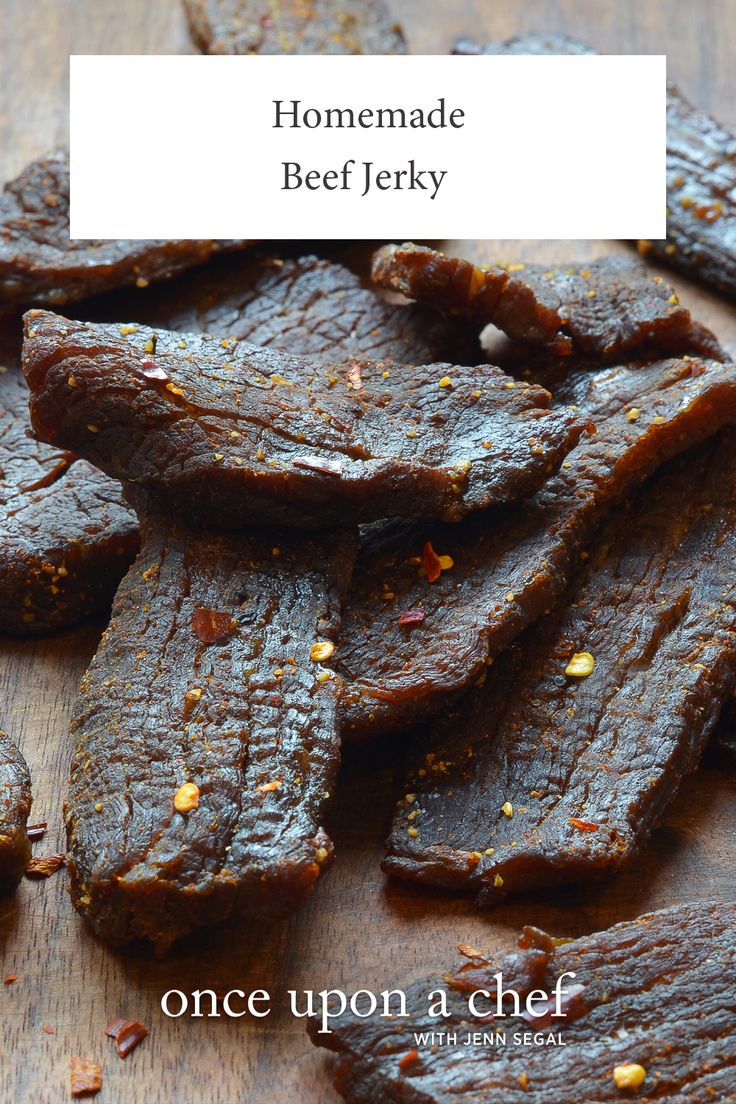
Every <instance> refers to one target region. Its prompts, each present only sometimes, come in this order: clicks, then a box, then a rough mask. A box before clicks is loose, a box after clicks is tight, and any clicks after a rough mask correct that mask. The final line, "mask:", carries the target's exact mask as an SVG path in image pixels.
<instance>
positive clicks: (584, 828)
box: [567, 817, 598, 832]
mask: <svg viewBox="0 0 736 1104" xmlns="http://www.w3.org/2000/svg"><path fill="white" fill-rule="evenodd" d="M567 823H568V824H572V826H573V828H579V829H580V831H581V832H597V831H598V825H597V824H593V821H592V820H578V818H577V817H570V819H569V820H568V822H567Z"/></svg>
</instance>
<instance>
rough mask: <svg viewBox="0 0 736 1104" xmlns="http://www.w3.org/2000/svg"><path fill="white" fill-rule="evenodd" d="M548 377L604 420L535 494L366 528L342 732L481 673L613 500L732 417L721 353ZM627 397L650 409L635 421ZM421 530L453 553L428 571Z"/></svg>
mask: <svg viewBox="0 0 736 1104" xmlns="http://www.w3.org/2000/svg"><path fill="white" fill-rule="evenodd" d="M553 391H554V392H555V393H556V394H558V395H559V396H560V401H562V402H566V403H576V404H577V405H578V407H579V411H580V413H581V414H583V415H585V416H586V417H589V418H590V419H591V420H592V421H593V422H595V424H596V427H597V432H596V433H595V434H594V435H593V436H591V437H586V438H584V439H583V441H581V443H580V444H579V445H578V447H577V449H576V450H575V451H574V452H572V453H571V454H570V456H569V457H568V458H567V460H565V461H564V463H563V466H562V468H561V469H560V471H559V473H558V474H557V475H556V476H555V477H554V478H553V479H551V480H549V482H548V483H547V484H546V485H545V487H543V488H542V489H541V490H540V491H538V492H537V494H536V495H535V496H534V497H533V498H532V499H530V500H528V501H527V502H525V503H523V504H520V505H519V507H518V508H510V509H504V510H501V511H498V512H496V513H494V514H491V515H490V516H488V515H478V516H477V517H475V518H468V519H466V520H465V521H464V522H462V523H461V524H460V525H457V526H426V525H407V524H402V523H390V524H388V525H385V524H384V525H374V526H369V527H366V528H365V529H364V530H363V547H362V550H361V553H360V556H359V559H358V561H357V564H356V569H355V573H354V576H353V583H352V585H351V590H350V594H349V596H348V600H347V602H346V605H345V608H344V610H343V622H342V629H341V642H340V649H339V653H338V665H337V666H338V671H339V672H340V674H341V676H342V678H343V681H344V685H343V687H342V690H341V716H342V721H343V732H344V735H345V737H346V738H350V737H353V738H355V737H364V736H367V735H370V734H372V733H377V732H382V731H386V730H389V729H391V728H396V727H400V726H402V725H403V726H405V725H408V724H411V723H413V722H415V721H417V720H421V719H422V718H424V717H427V716H430V715H431V714H432V713H433V712H435V711H436V710H437V709H439V708H442V707H443V706H446V704H447V703H448V701H449V700H451V699H452V697H453V696H456V695H457V694H458V693H459V692H460V691H461V690H462V689H463V688H465V687H467V686H470V685H472V684H473V683H475V682H476V681H477V680H478V679H481V678H483V677H485V672H486V664H487V663H488V661H489V660H491V659H493V657H494V656H495V655H497V654H498V653H499V652H500V651H501V650H502V649H503V648H505V647H507V646H508V644H509V643H510V642H511V641H512V640H513V639H514V638H515V637H516V636H517V635H518V634H519V633H520V632H521V631H522V630H523V629H524V628H526V626H527V625H529V624H530V623H531V622H533V621H535V620H536V619H537V618H538V617H540V616H541V615H542V614H543V613H544V611H545V610H547V609H549V608H550V607H551V606H552V604H553V602H554V600H555V598H556V597H557V596H558V595H559V594H560V593H561V592H562V591H563V590H564V588H565V587H566V585H567V583H568V581H569V579H570V578H571V577H572V575H573V574H574V572H575V570H576V569H577V565H578V563H579V560H578V555H579V552H580V550H581V548H583V550H584V546H585V542H586V541H587V540H588V538H589V536H590V533H591V532H592V530H593V529H594V527H595V525H596V524H598V522H599V521H600V518H601V515H602V514H603V513H604V512H605V510H606V509H607V508H608V507H609V506H610V505H611V503H612V502H615V501H616V500H617V499H620V498H621V497H622V496H623V495H625V494H626V493H627V492H628V491H629V490H630V489H631V487H632V486H633V485H635V484H636V483H637V482H639V481H640V480H641V479H643V478H644V477H645V476H647V475H648V474H650V473H651V472H652V471H653V470H654V469H655V468H656V467H657V466H658V465H659V464H660V463H662V462H663V461H664V460H666V459H667V458H668V457H670V456H673V455H675V454H676V453H678V452H680V451H682V450H683V449H686V448H688V447H689V446H690V445H693V444H696V443H697V442H698V441H701V440H703V439H704V438H705V437H707V436H709V435H710V434H711V433H714V432H715V431H716V430H717V429H718V428H720V427H721V426H723V425H725V424H727V423H728V422H730V421H733V420H735V419H736V375H735V374H734V368H733V366H732V365H722V364H718V363H715V362H713V361H702V360H698V359H687V358H685V359H681V360H670V361H663V362H658V363H653V364H650V365H648V366H646V367H638V366H634V367H626V366H623V367H610V368H605V369H602V370H601V369H599V370H598V371H597V372H596V371H591V370H589V369H588V368H587V367H586V366H583V367H581V368H580V369H579V370H578V371H573V372H571V373H570V374H569V375H568V376H566V377H563V378H562V379H561V380H559V381H556V382H555V385H554V388H553ZM633 406H636V407H637V408H638V409H639V410H641V411H642V415H641V417H640V418H639V419H638V420H636V421H633V422H632V421H629V419H628V418H627V416H626V414H627V411H628V410H630V409H631V407H633ZM427 540H429V541H430V543H431V544H432V546H433V548H434V549H437V550H438V551H439V552H442V553H445V554H447V555H449V556H451V558H452V560H453V562H454V566H453V568H452V570H451V571H448V572H446V573H445V572H443V573H442V574H441V576H440V578H439V579H438V580H437V581H436V582H434V583H432V584H431V585H428V580H427V578H426V577H425V575H424V574H423V573H422V570H421V569H422V561H421V557H422V549H423V547H424V545H425V542H426V541H427ZM404 609H420V610H422V611H423V613H424V617H423V618H422V619H421V620H420V621H418V622H416V623H413V624H412V626H411V628H408V627H406V626H403V625H402V624H401V623H400V621H399V614H400V612H401V611H402V610H404ZM575 650H578V651H589V650H590V649H588V648H587V647H583V646H582V643H581V646H580V647H578V648H576V649H575ZM571 654H572V649H571V652H570V655H571ZM593 654H594V659H595V661H596V662H597V658H598V657H597V656H595V653H593Z"/></svg>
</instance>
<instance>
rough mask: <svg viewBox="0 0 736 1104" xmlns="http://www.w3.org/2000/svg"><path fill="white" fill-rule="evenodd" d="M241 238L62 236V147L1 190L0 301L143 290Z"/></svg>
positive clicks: (65, 192)
mask: <svg viewBox="0 0 736 1104" xmlns="http://www.w3.org/2000/svg"><path fill="white" fill-rule="evenodd" d="M248 244H249V243H248V242H244V241H241V242H234V241H232V242H217V241H198V240H194V239H192V240H188V241H155V240H150V241H118V240H112V241H104V240H99V241H97V240H94V239H92V240H72V239H71V238H70V237H69V150H68V149H66V148H62V149H58V150H55V151H54V152H53V153H50V154H49V155H48V156H46V157H42V158H40V159H39V160H38V161H33V162H32V163H31V164H30V165H28V166H27V168H26V169H24V170H23V172H22V173H21V174H20V176H18V177H16V179H15V180H11V181H10V182H9V183H7V184H6V185H5V189H4V191H3V192H2V194H0V304H2V303H3V302H5V303H18V304H20V305H28V304H30V303H53V304H54V305H56V306H59V305H60V304H61V303H69V302H71V301H72V300H74V299H82V298H84V297H85V296H88V295H94V294H96V293H97V292H101V291H109V290H111V289H113V288H119V287H124V286H126V285H128V284H136V285H138V286H139V287H145V286H146V285H147V284H148V283H149V282H150V281H152V280H161V279H164V278H165V277H167V276H171V275H173V273H175V272H180V271H181V270H182V269H184V268H189V267H191V266H192V265H196V264H200V263H201V262H202V261H206V260H207V259H208V257H210V256H212V254H213V253H214V252H216V251H217V250H218V249H222V248H226V249H230V248H242V247H243V246H245V245H248Z"/></svg>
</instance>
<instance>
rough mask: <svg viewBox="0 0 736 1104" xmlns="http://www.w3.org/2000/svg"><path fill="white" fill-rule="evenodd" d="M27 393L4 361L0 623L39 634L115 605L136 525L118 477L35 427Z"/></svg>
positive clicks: (3, 628)
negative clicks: (49, 441)
mask: <svg viewBox="0 0 736 1104" xmlns="http://www.w3.org/2000/svg"><path fill="white" fill-rule="evenodd" d="M28 398H29V395H28V388H27V386H26V384H25V381H24V380H23V376H22V374H21V373H20V371H18V370H14V369H9V370H8V371H3V370H2V368H0V632H6V633H13V634H20V635H24V636H35V635H37V634H40V633H47V632H53V631H55V630H57V629H61V628H66V627H67V626H69V625H73V624H76V623H77V622H78V621H81V620H83V619H84V618H85V617H89V616H90V615H92V614H95V613H98V612H100V611H102V610H104V609H105V608H106V607H107V606H109V603H110V601H111V599H112V596H113V594H114V593H115V587H116V586H117V584H118V582H119V581H120V577H121V576H122V574H123V573H124V572H125V570H126V568H127V567H128V565H129V564H130V562H131V560H132V558H133V556H134V555H135V551H136V548H137V545H138V535H137V523H136V519H135V516H134V515H133V513H132V511H131V510H130V509H129V508H128V507H127V506H126V505H125V503H124V502H123V500H122V494H121V491H120V487H119V486H118V485H117V484H116V483H114V482H113V481H112V480H111V479H109V478H108V477H107V476H106V475H103V474H102V472H100V471H98V470H97V469H96V468H93V467H92V465H91V464H89V463H87V461H85V460H76V459H75V457H74V456H72V455H71V454H70V453H68V452H63V451H60V450H59V449H58V448H53V447H50V446H49V445H44V444H39V442H37V441H34V440H33V439H32V438H30V437H29V436H28V435H27V430H28V425H29V422H28Z"/></svg>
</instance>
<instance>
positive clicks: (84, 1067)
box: [71, 1058, 102, 1096]
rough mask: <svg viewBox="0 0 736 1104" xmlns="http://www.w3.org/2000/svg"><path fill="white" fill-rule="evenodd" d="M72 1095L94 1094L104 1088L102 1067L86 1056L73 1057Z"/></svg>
mask: <svg viewBox="0 0 736 1104" xmlns="http://www.w3.org/2000/svg"><path fill="white" fill-rule="evenodd" d="M71 1087H72V1096H93V1095H94V1094H95V1093H98V1092H99V1091H100V1089H101V1088H102V1067H101V1066H100V1063H99V1062H90V1061H88V1060H87V1059H86V1058H72V1068H71Z"/></svg>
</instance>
